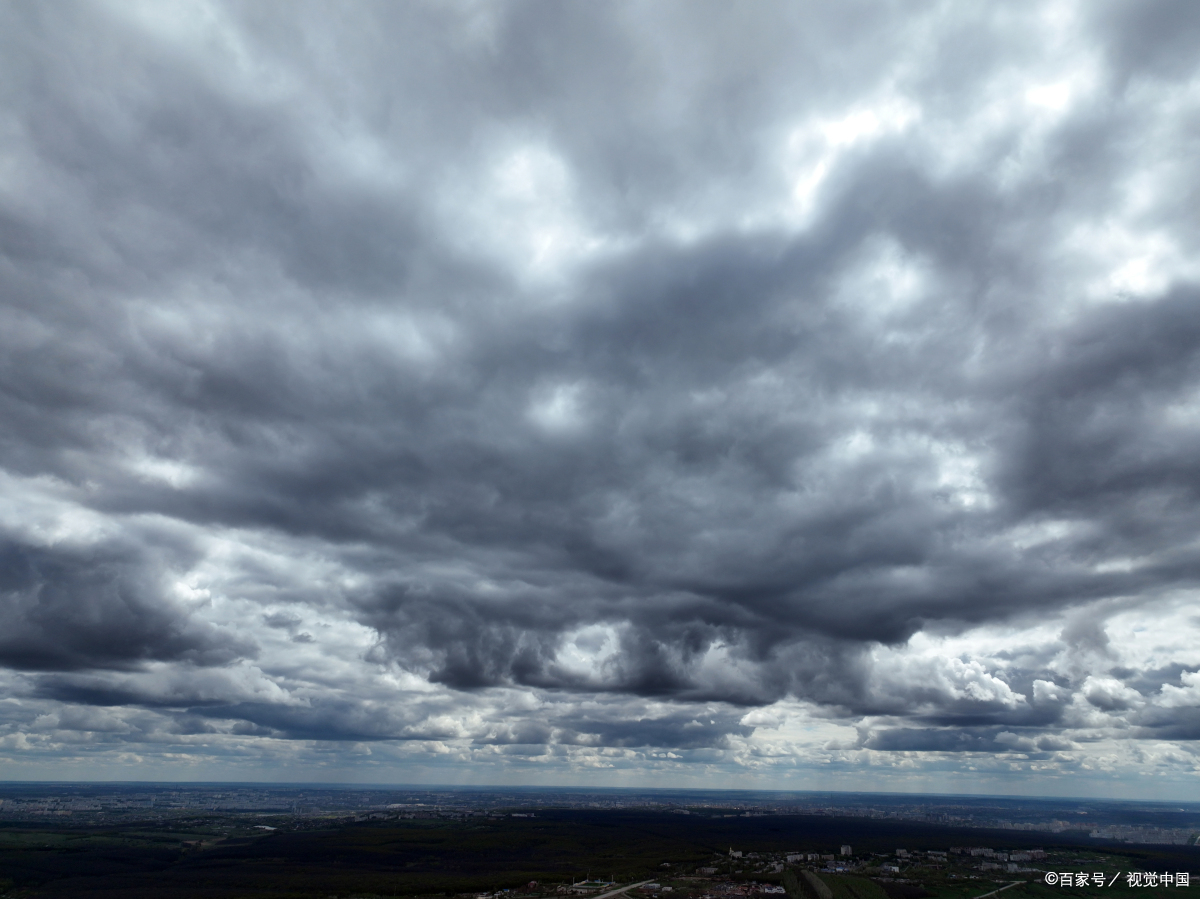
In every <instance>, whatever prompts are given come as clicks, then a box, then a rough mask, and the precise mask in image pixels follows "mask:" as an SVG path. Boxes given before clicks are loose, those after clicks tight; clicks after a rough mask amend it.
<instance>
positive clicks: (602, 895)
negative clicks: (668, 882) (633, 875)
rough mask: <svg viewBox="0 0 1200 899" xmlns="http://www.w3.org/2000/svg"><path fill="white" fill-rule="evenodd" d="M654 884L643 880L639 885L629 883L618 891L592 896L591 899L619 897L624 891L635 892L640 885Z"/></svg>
mask: <svg viewBox="0 0 1200 899" xmlns="http://www.w3.org/2000/svg"><path fill="white" fill-rule="evenodd" d="M646 883H654V881H653V880H643V881H642V882H641V883H631V884H629V886H625V887H621V888H620V889H618V890H609V891H608V892H607V893H601V894H600V895H599V896H594V897H593V899H608V897H609V896H620V895H621V894H622V893H624V892H625V891H626V890H636V889H637V888H638V887H640V886H642V884H646Z"/></svg>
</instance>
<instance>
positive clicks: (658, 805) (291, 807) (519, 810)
mask: <svg viewBox="0 0 1200 899" xmlns="http://www.w3.org/2000/svg"><path fill="white" fill-rule="evenodd" d="M550 808H555V809H563V808H567V809H652V810H658V811H667V812H673V813H676V814H680V815H698V816H709V817H757V816H767V815H817V816H820V815H824V816H830V817H840V818H870V819H884V820H896V821H909V822H923V823H928V824H934V825H945V826H952V827H968V828H980V829H1001V830H1015V831H1030V832H1035V833H1036V832H1043V833H1052V834H1062V833H1068V832H1076V833H1078V834H1079V835H1087V836H1090V837H1092V838H1094V839H1097V840H1106V841H1113V842H1119V843H1144V844H1164V845H1176V846H1184V845H1194V844H1195V842H1196V837H1197V834H1198V832H1200V806H1198V805H1196V804H1183V805H1181V804H1178V803H1146V802H1119V801H1113V800H1076V799H1032V798H1011V797H966V796H930V795H911V794H910V795H898V794H881V793H880V794H870V793H763V792H738V791H699V790H691V791H689V790H658V791H634V790H628V791H625V790H602V791H601V790H570V789H536V788H494V789H487V788H454V787H446V788H425V787H422V788H416V787H385V786H379V787H345V786H331V785H267V784H252V785H248V784H87V783H0V819H3V820H9V821H21V820H39V819H40V820H45V819H47V818H58V819H70V820H71V821H77V822H79V823H103V822H115V821H120V820H122V819H132V818H137V819H141V820H145V819H162V820H168V819H172V818H178V817H186V816H194V815H197V814H208V815H213V814H217V815H227V816H234V817H239V818H242V817H249V818H255V819H258V818H262V819H263V820H264V821H266V820H267V819H277V820H285V821H288V822H289V823H297V824H300V823H303V822H304V821H306V820H325V819H337V820H348V821H365V820H373V819H375V820H389V819H390V820H402V819H415V818H443V819H451V820H453V819H460V820H461V819H469V818H472V817H480V818H491V819H498V818H503V817H517V818H520V817H529V816H535V815H536V814H537V812H538V810H539V809H550ZM981 851H982V850H981ZM988 851H990V850H988Z"/></svg>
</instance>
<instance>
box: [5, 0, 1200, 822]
mask: <svg viewBox="0 0 1200 899" xmlns="http://www.w3.org/2000/svg"><path fill="white" fill-rule="evenodd" d="M1197 46H1200V4H1196V3H1188V2H1183V0H1153V2H1133V0H1126V2H1113V0H1105V2H1082V0H1075V2H1014V3H1004V4H941V5H937V4H934V5H930V4H917V3H898V4H890V5H886V6H881V5H880V4H876V3H865V2H856V0H850V2H836V3H835V2H825V3H808V4H792V3H782V2H761V3H752V4H751V3H717V2H666V0H664V2H612V3H602V4H579V3H551V2H542V0H513V2H507V3H496V4H488V3H478V2H474V0H452V2H419V0H413V2H406V3H400V4H398V3H388V2H368V0H362V2H355V3H337V4H334V3H330V2H299V3H287V4H284V3H270V2H266V3H264V2H255V3H250V2H236V0H229V2H224V0H212V2H193V3H188V2H164V0H156V2H152V3H135V2H120V3H113V2H107V0H94V2H62V3H54V4H7V5H5V6H3V7H2V8H0V780H4V781H42V780H89V781H90V780H109V779H112V780H125V779H151V780H166V781H176V780H184V781H187V780H222V781H227V780H245V781H266V780H280V781H288V782H295V781H309V780H312V781H325V782H342V783H355V782H363V783H379V782H404V783H450V784H458V785H464V786H467V785H518V784H528V785H539V784H542V785H555V786H563V787H567V786H582V787H603V786H610V787H630V788H636V789H643V788H651V787H656V786H662V787H705V786H721V787H726V786H728V787H735V788H760V789H779V790H811V789H822V788H828V789H835V790H848V791H867V792H873V791H888V792H936V793H944V794H967V793H970V794H979V795H1059V796H1079V797H1113V798H1126V799H1147V800H1153V799H1164V800H1179V801H1200V778H1198V777H1197V773H1198V771H1200V742H1198V741H1200V611H1198V608H1200V603H1198V602H1197V586H1198V582H1200V539H1198V538H1200V503H1198V502H1197V498H1198V496H1200V263H1198V262H1197V260H1200V215H1198V212H1197V210H1200V202H1197V198H1198V197H1200V167H1197V165H1196V149H1195V143H1196V136H1195V131H1196V123H1197V122H1200V91H1198V90H1197V84H1200V54H1197V53H1196V47H1197Z"/></svg>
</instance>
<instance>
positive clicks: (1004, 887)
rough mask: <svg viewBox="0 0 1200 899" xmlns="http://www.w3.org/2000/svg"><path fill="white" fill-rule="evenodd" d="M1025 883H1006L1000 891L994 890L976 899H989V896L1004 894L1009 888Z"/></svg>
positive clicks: (1017, 881)
mask: <svg viewBox="0 0 1200 899" xmlns="http://www.w3.org/2000/svg"><path fill="white" fill-rule="evenodd" d="M1024 882H1025V881H1023V880H1014V881H1013V882H1012V883H1006V884H1005V885H1004V886H1002V887H1000V889H998V890H992V891H991V892H990V893H983V894H982V895H979V896H976V897H975V899H987V897H988V896H995V895H996V894H997V893H1003V892H1004V891H1005V890H1007V889H1008V888H1009V887H1015V886H1017V885H1018V884H1021V883H1024Z"/></svg>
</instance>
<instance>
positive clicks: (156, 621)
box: [0, 541, 255, 671]
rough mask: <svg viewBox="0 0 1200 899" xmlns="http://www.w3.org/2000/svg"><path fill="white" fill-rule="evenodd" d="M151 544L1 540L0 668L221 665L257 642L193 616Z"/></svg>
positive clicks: (250, 652) (249, 651) (251, 649)
mask: <svg viewBox="0 0 1200 899" xmlns="http://www.w3.org/2000/svg"><path fill="white" fill-rule="evenodd" d="M161 568H162V561H161V560H159V559H155V558H153V556H152V555H151V554H150V553H147V552H145V551H144V550H143V549H134V548H131V547H120V546H107V547H104V546H102V547H99V548H88V549H87V550H86V551H75V552H71V551H69V550H62V549H60V550H57V551H50V550H47V549H44V548H40V547H34V546H28V545H22V544H20V543H16V542H11V541H10V542H5V543H0V598H2V600H0V634H2V635H3V636H0V664H4V665H5V666H7V667H10V668H16V669H22V670H35V671H36V670H41V671H46V670H59V671H63V670H73V669H81V668H128V667H133V666H137V665H139V664H141V663H144V662H148V661H167V660H170V661H186V662H189V663H193V664H200V665H222V664H225V663H227V662H230V661H232V660H233V659H235V658H239V657H245V656H251V655H253V654H254V651H255V646H254V643H253V642H252V641H251V640H248V639H246V638H245V637H239V636H236V635H234V634H233V633H231V632H229V631H222V630H219V629H217V628H215V627H213V626H211V625H207V624H205V623H203V622H197V621H193V620H191V619H190V616H189V615H188V614H187V611H186V610H185V609H183V608H181V607H180V606H179V604H178V603H176V602H173V601H172V600H171V599H170V598H169V596H167V595H164V594H165V592H166V591H165V587H166V585H165V584H164V583H163V582H162V581H163V572H162V570H161Z"/></svg>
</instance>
